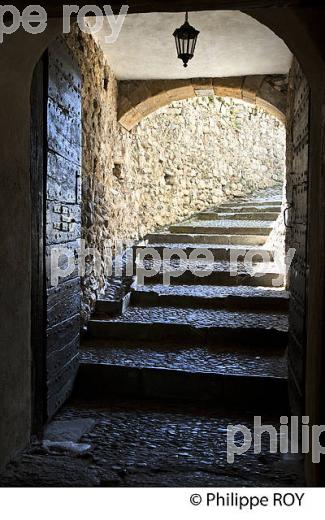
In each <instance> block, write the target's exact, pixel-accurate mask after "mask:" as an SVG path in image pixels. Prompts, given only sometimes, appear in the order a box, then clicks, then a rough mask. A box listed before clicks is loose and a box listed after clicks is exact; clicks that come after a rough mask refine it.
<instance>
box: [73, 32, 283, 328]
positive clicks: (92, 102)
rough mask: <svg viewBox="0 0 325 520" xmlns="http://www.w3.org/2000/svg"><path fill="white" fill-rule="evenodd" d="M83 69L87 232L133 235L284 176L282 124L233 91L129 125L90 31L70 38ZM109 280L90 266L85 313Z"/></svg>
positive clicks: (98, 243)
mask: <svg viewBox="0 0 325 520" xmlns="http://www.w3.org/2000/svg"><path fill="white" fill-rule="evenodd" d="M67 43H68V45H69V46H70V48H71V49H72V50H73V52H74V54H75V56H76V58H77V60H78V62H79V64H80V68H81V71H82V77H83V86H82V96H83V208H82V209H83V238H84V239H85V240H86V244H87V246H88V247H96V248H97V249H99V250H102V249H103V244H104V241H105V240H113V241H115V240H125V241H129V240H133V241H136V240H137V239H139V238H142V237H144V236H145V235H146V234H147V233H148V232H152V231H154V230H155V229H157V228H159V227H162V226H166V225H168V224H171V223H175V222H177V221H180V220H182V219H183V218H185V217H187V216H188V215H190V214H191V213H193V212H194V211H198V210H203V209H204V208H207V207H208V206H209V205H211V204H218V203H220V202H221V201H223V200H227V199H231V198H233V197H238V196H243V195H246V194H249V193H252V192H254V191H256V189H258V188H266V187H269V186H273V185H277V184H281V183H283V180H284V174H285V128H284V125H283V124H282V123H281V122H280V121H278V120H277V119H276V118H274V117H272V116H270V115H268V114H267V113H266V112H264V111H263V110H261V109H258V108H257V107H254V106H251V105H247V104H244V103H240V102H239V101H234V100H232V99H229V98H217V97H198V98H195V99H191V100H185V101H178V102H174V103H172V104H171V105H169V106H167V107H165V108H162V109H160V110H158V111H157V112H155V113H153V114H151V115H150V116H148V117H147V118H145V119H144V120H142V121H141V122H140V124H139V125H137V126H136V127H135V128H134V129H132V130H131V131H130V132H128V131H126V130H125V129H123V128H122V127H121V125H120V124H119V123H118V121H117V96H118V82H117V80H116V78H115V77H114V74H113V73H112V71H111V69H110V66H109V63H107V61H106V59H105V58H104V55H103V53H102V51H101V50H100V49H99V47H98V46H97V44H96V42H95V41H94V40H93V38H92V37H91V36H90V35H86V34H83V33H81V32H80V31H78V29H76V28H75V29H74V30H73V31H72V32H71V34H70V35H68V36H67ZM106 286H107V279H105V275H104V258H102V273H101V274H99V275H95V274H94V271H93V264H92V262H91V261H90V262H89V263H88V264H87V270H86V275H85V277H84V279H83V319H84V320H87V318H88V317H89V315H90V312H91V310H92V308H93V305H94V303H95V301H96V299H97V297H98V295H99V294H100V293H102V292H103V291H104V290H105V287H106Z"/></svg>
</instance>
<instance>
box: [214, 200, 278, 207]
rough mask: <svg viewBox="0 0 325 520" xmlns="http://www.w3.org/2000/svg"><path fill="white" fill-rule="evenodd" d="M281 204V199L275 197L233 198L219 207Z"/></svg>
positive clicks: (276, 205) (275, 205)
mask: <svg viewBox="0 0 325 520" xmlns="http://www.w3.org/2000/svg"><path fill="white" fill-rule="evenodd" d="M281 205H282V199H275V200H269V199H255V200H240V201H239V200H234V201H232V202H225V203H223V204H220V206H219V207H220V208H223V207H225V206H229V207H238V206H239V207H240V206H247V207H253V206H256V207H261V206H272V207H279V206H280V207H281Z"/></svg>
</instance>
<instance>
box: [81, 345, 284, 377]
mask: <svg viewBox="0 0 325 520" xmlns="http://www.w3.org/2000/svg"><path fill="white" fill-rule="evenodd" d="M80 362H81V363H92V364H109V365H120V366H126V367H137V368H165V369H169V370H182V371H187V372H204V373H212V374H223V375H242V376H255V377H256V376H260V377H279V378H287V375H288V374H287V363H286V357H285V353H284V350H283V349H278V350H276V349H275V350H274V351H268V352H264V353H263V355H262V356H261V352H260V349H254V348H251V349H249V350H248V349H247V350H246V349H243V348H241V347H240V346H239V347H228V348H227V349H222V348H212V347H209V346H206V345H200V344H199V345H184V346H182V345H181V346H180V345H177V344H173V343H170V344H164V343H154V344H152V343H143V342H142V343H139V342H137V343H134V342H121V341H115V342H114V341H112V340H111V341H109V342H108V341H105V340H96V341H87V342H86V344H84V345H83V346H82V349H81V351H80Z"/></svg>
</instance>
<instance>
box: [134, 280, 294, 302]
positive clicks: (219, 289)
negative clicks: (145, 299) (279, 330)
mask: <svg viewBox="0 0 325 520" xmlns="http://www.w3.org/2000/svg"><path fill="white" fill-rule="evenodd" d="M133 290H135V291H139V292H151V291H154V292H157V293H158V294H171V295H174V294H178V295H181V296H200V297H202V298H216V297H218V298H228V297H229V296H240V297H242V298H270V299H274V298H275V299H278V300H280V299H281V300H286V301H289V293H288V292H287V291H286V290H285V289H283V288H278V289H276V288H271V287H267V288H265V287H247V286H245V285H239V286H234V287H233V286H229V285H224V286H222V285H211V286H208V285H194V286H193V285H177V286H174V285H163V284H148V285H141V286H136V285H135V286H134V288H133Z"/></svg>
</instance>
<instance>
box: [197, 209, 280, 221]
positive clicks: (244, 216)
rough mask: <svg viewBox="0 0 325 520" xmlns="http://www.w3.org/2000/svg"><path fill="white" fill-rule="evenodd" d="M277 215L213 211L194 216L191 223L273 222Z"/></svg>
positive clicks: (265, 212) (274, 213)
mask: <svg viewBox="0 0 325 520" xmlns="http://www.w3.org/2000/svg"><path fill="white" fill-rule="evenodd" d="M278 216H279V213H278V212H276V211H268V212H267V211H263V212H260V213H259V212H256V211H252V212H246V211H245V212H242V213H240V212H238V213H237V212H222V213H221V212H215V211H203V212H202V213H197V214H196V215H194V217H193V219H192V221H194V220H196V221H201V220H225V219H226V220H262V221H274V220H276V219H277V218H278Z"/></svg>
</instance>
